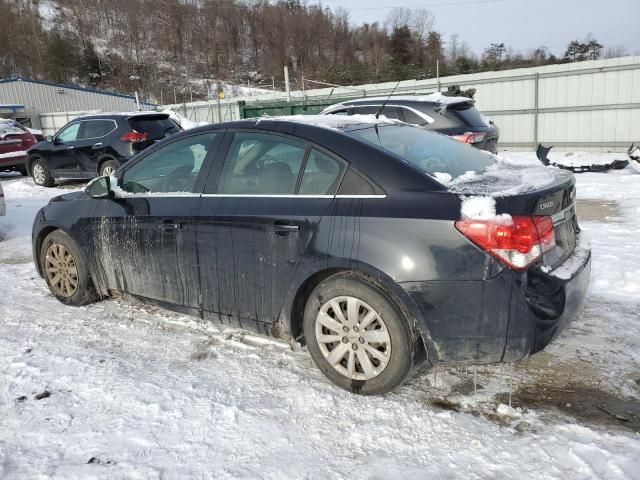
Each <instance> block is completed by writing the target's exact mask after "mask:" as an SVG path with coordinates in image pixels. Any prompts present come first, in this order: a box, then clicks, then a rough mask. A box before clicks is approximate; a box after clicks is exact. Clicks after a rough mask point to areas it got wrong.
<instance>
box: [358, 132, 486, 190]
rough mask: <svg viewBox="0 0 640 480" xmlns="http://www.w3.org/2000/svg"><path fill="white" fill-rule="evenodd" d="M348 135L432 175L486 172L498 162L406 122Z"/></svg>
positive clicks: (479, 152)
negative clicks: (472, 171)
mask: <svg viewBox="0 0 640 480" xmlns="http://www.w3.org/2000/svg"><path fill="white" fill-rule="evenodd" d="M347 134H348V135H351V136H352V137H355V138H357V139H359V140H364V141H365V142H368V143H371V144H373V145H375V146H377V147H380V148H382V149H383V150H388V151H390V152H392V153H395V154H396V155H398V156H399V157H401V158H403V159H404V160H406V161H407V162H409V163H411V164H413V165H414V166H416V167H418V168H419V169H421V170H423V171H424V172H426V173H428V174H430V175H433V174H434V173H436V172H443V173H448V174H449V175H451V176H452V177H453V178H456V177H459V176H460V175H462V174H464V173H465V172H467V171H470V170H474V171H476V172H482V171H484V170H486V168H487V167H489V166H490V165H492V164H494V163H495V159H494V157H493V156H491V155H490V154H489V153H486V152H483V151H481V150H478V149H477V148H474V147H470V146H469V145H465V144H463V143H461V142H458V141H457V140H453V139H451V138H449V137H446V136H444V135H440V134H437V133H432V132H428V131H427V130H424V129H422V128H418V127H413V126H411V125H406V124H405V125H383V126H379V127H378V128H363V129H360V130H353V131H351V132H347Z"/></svg>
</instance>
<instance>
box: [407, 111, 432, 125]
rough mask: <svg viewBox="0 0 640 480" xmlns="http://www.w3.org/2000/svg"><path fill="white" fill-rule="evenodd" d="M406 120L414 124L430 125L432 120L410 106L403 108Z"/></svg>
mask: <svg viewBox="0 0 640 480" xmlns="http://www.w3.org/2000/svg"><path fill="white" fill-rule="evenodd" d="M402 113H403V114H404V121H405V122H407V123H410V124H412V125H428V124H429V123H430V122H429V121H427V120H425V119H424V118H422V117H421V116H420V115H418V114H417V113H415V112H414V111H412V110H409V109H408V108H403V109H402Z"/></svg>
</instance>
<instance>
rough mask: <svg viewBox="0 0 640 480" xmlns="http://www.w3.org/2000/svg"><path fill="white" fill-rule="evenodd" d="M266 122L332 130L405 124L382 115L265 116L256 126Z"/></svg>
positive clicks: (258, 120)
mask: <svg viewBox="0 0 640 480" xmlns="http://www.w3.org/2000/svg"><path fill="white" fill-rule="evenodd" d="M265 120H269V121H279V122H294V123H303V124H306V125H314V126H316V127H323V128H328V129H330V130H342V129H343V128H347V127H352V126H356V125H392V124H403V123H402V122H400V121H398V120H393V119H390V118H387V117H385V116H384V115H380V116H379V117H378V118H376V116H375V115H349V116H347V115H291V116H281V117H268V116H265V117H260V118H258V119H256V124H259V123H260V122H261V121H265Z"/></svg>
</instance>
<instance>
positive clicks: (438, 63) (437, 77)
mask: <svg viewBox="0 0 640 480" xmlns="http://www.w3.org/2000/svg"><path fill="white" fill-rule="evenodd" d="M436 79H437V82H438V91H440V59H439V58H436Z"/></svg>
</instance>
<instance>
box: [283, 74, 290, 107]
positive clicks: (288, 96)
mask: <svg viewBox="0 0 640 480" xmlns="http://www.w3.org/2000/svg"><path fill="white" fill-rule="evenodd" d="M284 88H285V91H286V92H287V102H290V101H291V91H290V90H289V67H287V66H286V65H285V66H284Z"/></svg>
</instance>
